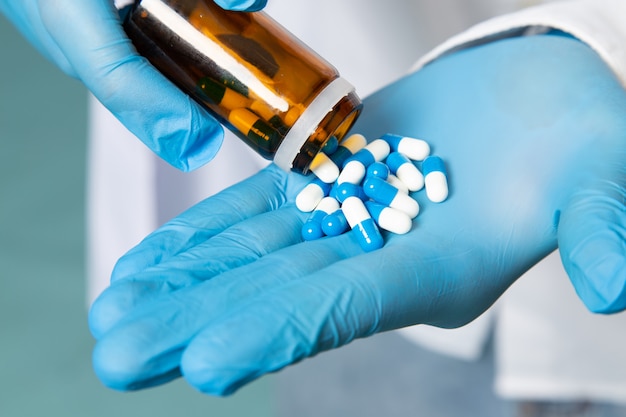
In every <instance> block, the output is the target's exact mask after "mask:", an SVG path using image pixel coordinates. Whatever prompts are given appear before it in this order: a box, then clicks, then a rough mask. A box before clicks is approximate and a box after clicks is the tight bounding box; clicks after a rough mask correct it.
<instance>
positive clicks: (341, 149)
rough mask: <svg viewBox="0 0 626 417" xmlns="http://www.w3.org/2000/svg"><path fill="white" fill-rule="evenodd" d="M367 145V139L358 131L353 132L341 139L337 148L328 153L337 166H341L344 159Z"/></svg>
mask: <svg viewBox="0 0 626 417" xmlns="http://www.w3.org/2000/svg"><path fill="white" fill-rule="evenodd" d="M365 145H367V139H365V136H363V135H361V134H360V133H355V134H353V135H350V136H348V137H347V138H345V139H344V140H342V141H341V143H340V144H339V146H337V150H335V152H333V153H332V155H330V159H332V160H333V162H334V163H335V164H336V165H337V166H338V167H342V166H343V164H344V162H345V161H346V159H348V158H349V157H351V156H352V155H354V154H355V153H357V152H358V151H360V150H361V149H363V148H364V147H365Z"/></svg>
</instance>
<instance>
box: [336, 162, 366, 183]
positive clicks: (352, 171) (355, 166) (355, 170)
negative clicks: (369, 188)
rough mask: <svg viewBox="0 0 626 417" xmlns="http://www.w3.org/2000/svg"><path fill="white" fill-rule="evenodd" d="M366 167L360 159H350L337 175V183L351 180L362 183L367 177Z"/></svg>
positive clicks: (350, 181)
mask: <svg viewBox="0 0 626 417" xmlns="http://www.w3.org/2000/svg"><path fill="white" fill-rule="evenodd" d="M365 173H366V168H365V165H363V164H362V163H361V162H360V161H348V162H347V163H346V164H345V165H344V167H343V169H342V170H341V172H340V173H339V177H337V184H342V183H344V182H349V183H351V184H360V183H361V181H362V180H363V178H364V177H365Z"/></svg>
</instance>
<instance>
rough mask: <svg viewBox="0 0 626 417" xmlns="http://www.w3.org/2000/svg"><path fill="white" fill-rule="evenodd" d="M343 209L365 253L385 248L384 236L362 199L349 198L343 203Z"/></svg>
mask: <svg viewBox="0 0 626 417" xmlns="http://www.w3.org/2000/svg"><path fill="white" fill-rule="evenodd" d="M341 209H342V210H343V213H344V214H345V216H346V219H347V220H348V224H349V225H350V228H351V229H352V233H353V234H354V236H355V237H356V239H357V242H358V243H359V245H360V246H361V248H362V249H363V250H364V251H366V252H371V251H373V250H376V249H380V248H382V247H383V244H384V240H383V236H382V235H381V234H380V230H379V229H378V226H376V222H375V221H374V219H372V216H370V214H369V212H368V211H367V208H366V207H365V204H364V203H363V201H361V199H359V198H358V197H348V198H347V199H346V200H345V201H344V202H343V204H342V206H341Z"/></svg>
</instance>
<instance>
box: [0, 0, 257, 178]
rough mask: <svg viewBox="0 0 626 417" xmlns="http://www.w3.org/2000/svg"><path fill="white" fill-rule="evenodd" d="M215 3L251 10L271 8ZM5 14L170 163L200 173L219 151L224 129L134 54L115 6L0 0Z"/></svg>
mask: <svg viewBox="0 0 626 417" xmlns="http://www.w3.org/2000/svg"><path fill="white" fill-rule="evenodd" d="M216 2H217V3H218V4H219V5H220V6H222V7H224V8H227V9H231V10H248V11H253V10H258V9H261V8H262V7H263V6H264V5H265V3H266V1H265V0H219V1H216ZM0 11H1V12H2V13H3V14H4V15H5V16H6V17H7V18H8V19H9V20H10V21H11V22H12V23H13V24H14V25H15V26H16V27H17V28H18V29H19V30H20V32H21V33H22V34H23V35H24V36H25V37H26V38H27V39H28V40H29V41H30V42H31V43H32V44H33V45H34V46H35V47H36V48H37V49H38V50H39V51H40V52H41V53H42V54H43V55H44V56H46V57H47V58H48V59H50V60H51V61H52V62H54V63H55V64H56V65H57V66H58V67H59V68H61V69H62V70H63V71H64V72H65V73H66V74H68V75H70V76H72V77H75V78H78V79H79V80H81V81H82V82H83V83H84V84H85V85H86V87H87V88H88V89H89V90H90V91H91V92H92V93H93V94H94V95H95V96H96V97H97V98H98V99H99V100H100V101H101V102H102V103H103V104H104V105H105V107H107V108H108V109H109V110H110V111H111V112H112V113H113V114H114V115H115V116H116V117H117V118H118V119H119V120H120V121H121V122H122V123H123V124H124V125H125V126H126V127H127V128H128V129H129V130H130V131H131V132H133V133H134V134H135V135H136V136H137V137H139V138H140V139H141V140H142V141H143V142H144V143H145V144H146V145H147V146H148V147H149V148H150V149H152V150H153V151H154V152H155V153H156V154H158V155H159V156H161V157H162V158H163V159H164V160H166V161H167V162H169V163H170V164H172V165H174V166H175V167H177V168H179V169H182V170H185V171H188V170H193V169H195V168H198V167H199V166H201V165H203V164H204V163H206V162H207V161H209V160H211V159H212V158H213V156H214V155H215V153H216V152H217V150H218V149H219V147H220V144H221V141H222V137H223V132H222V127H221V126H220V124H219V123H218V122H217V121H216V120H215V119H214V118H212V117H210V116H209V115H208V113H207V112H206V111H205V110H203V109H202V108H201V107H200V106H198V105H197V104H196V103H195V102H194V101H193V100H191V99H190V98H189V97H188V96H187V95H186V94H184V93H182V92H181V91H180V90H179V89H178V88H177V87H175V86H174V85H173V84H172V83H171V82H170V81H168V80H167V79H166V78H165V77H164V76H163V75H161V74H160V73H159V72H158V71H157V70H156V69H155V68H154V67H152V66H151V65H149V64H148V63H147V61H146V60H145V59H144V58H141V57H140V56H139V55H138V54H137V53H136V52H135V50H134V48H133V46H132V44H131V42H130V40H129V39H128V38H127V36H126V34H125V33H124V31H123V29H122V26H121V22H120V18H119V16H118V12H117V10H116V9H115V7H114V6H113V2H112V1H111V0H84V1H79V2H76V1H71V0H61V1H53V2H52V1H39V0H20V1H13V0H0ZM164 103H167V105H163V104H164Z"/></svg>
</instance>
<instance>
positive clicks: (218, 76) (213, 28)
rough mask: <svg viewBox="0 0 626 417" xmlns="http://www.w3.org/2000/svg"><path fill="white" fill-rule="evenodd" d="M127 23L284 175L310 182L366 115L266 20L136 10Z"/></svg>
mask: <svg viewBox="0 0 626 417" xmlns="http://www.w3.org/2000/svg"><path fill="white" fill-rule="evenodd" d="M122 15H123V19H124V29H125V31H126V33H127V34H128V36H129V38H130V39H131V40H132V42H133V44H134V45H135V47H136V49H137V51H138V52H139V53H140V54H141V55H143V56H144V57H146V58H147V59H148V60H149V61H150V62H151V63H152V65H154V66H155V67H156V68H157V69H158V70H159V71H160V72H161V73H163V74H164V75H165V76H167V77H168V78H169V79H170V80H171V81H172V82H174V83H175V84H176V85H177V86H178V87H179V88H180V89H181V90H183V91H184V92H186V93H187V94H189V95H190V96H191V97H193V98H194V99H195V100H196V101H197V102H198V103H200V104H201V105H202V106H204V107H205V108H206V109H207V110H208V111H209V112H210V113H211V114H212V115H213V116H214V117H215V118H217V119H218V120H219V121H220V123H222V124H223V125H224V126H226V127H228V128H229V129H230V130H232V131H233V132H234V133H235V134H236V135H237V136H239V137H240V138H241V139H242V140H244V141H245V142H246V143H247V144H248V145H249V146H251V147H252V148H253V149H254V150H255V151H256V152H257V153H259V154H260V155H262V156H263V157H265V158H266V159H269V160H273V161H274V163H275V164H276V165H278V166H279V167H280V168H282V169H284V170H285V171H296V172H299V173H303V174H306V173H307V172H308V168H309V164H310V163H311V161H312V159H313V158H314V157H315V155H317V154H318V153H319V152H320V151H321V149H322V147H323V146H324V145H325V144H326V142H327V141H328V140H329V139H330V138H331V137H335V138H336V139H337V140H338V141H339V142H341V140H342V139H343V138H344V136H345V135H346V133H347V132H348V130H349V129H350V127H351V126H352V124H353V123H354V122H355V120H356V118H357V117H358V114H359V113H360V111H361V107H362V104H361V101H360V99H359V97H358V96H357V95H356V93H355V91H354V87H353V86H352V85H351V84H350V83H349V82H347V81H346V80H345V79H344V78H342V77H341V76H340V75H339V73H338V71H337V70H336V69H335V68H334V67H333V66H332V65H331V64H329V63H328V62H327V61H325V60H324V59H323V58H321V57H320V56H319V55H317V54H316V53H315V52H314V51H312V50H311V49H310V48H308V47H307V46H306V45H305V44H303V43H302V42H301V41H299V40H298V39H297V38H296V37H294V35H293V34H291V33H290V32H288V31H287V30H286V29H285V28H283V27H282V26H281V25H279V24H278V23H277V22H276V21H274V20H273V19H272V18H271V17H269V16H268V15H267V14H266V13H265V12H262V11H261V12H232V11H227V10H224V9H222V8H221V7H219V6H217V5H216V4H215V3H214V2H213V0H136V1H135V2H134V3H133V5H132V6H130V7H129V8H127V9H126V10H124V11H122ZM164 105H167V103H166V102H165V103H164Z"/></svg>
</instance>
